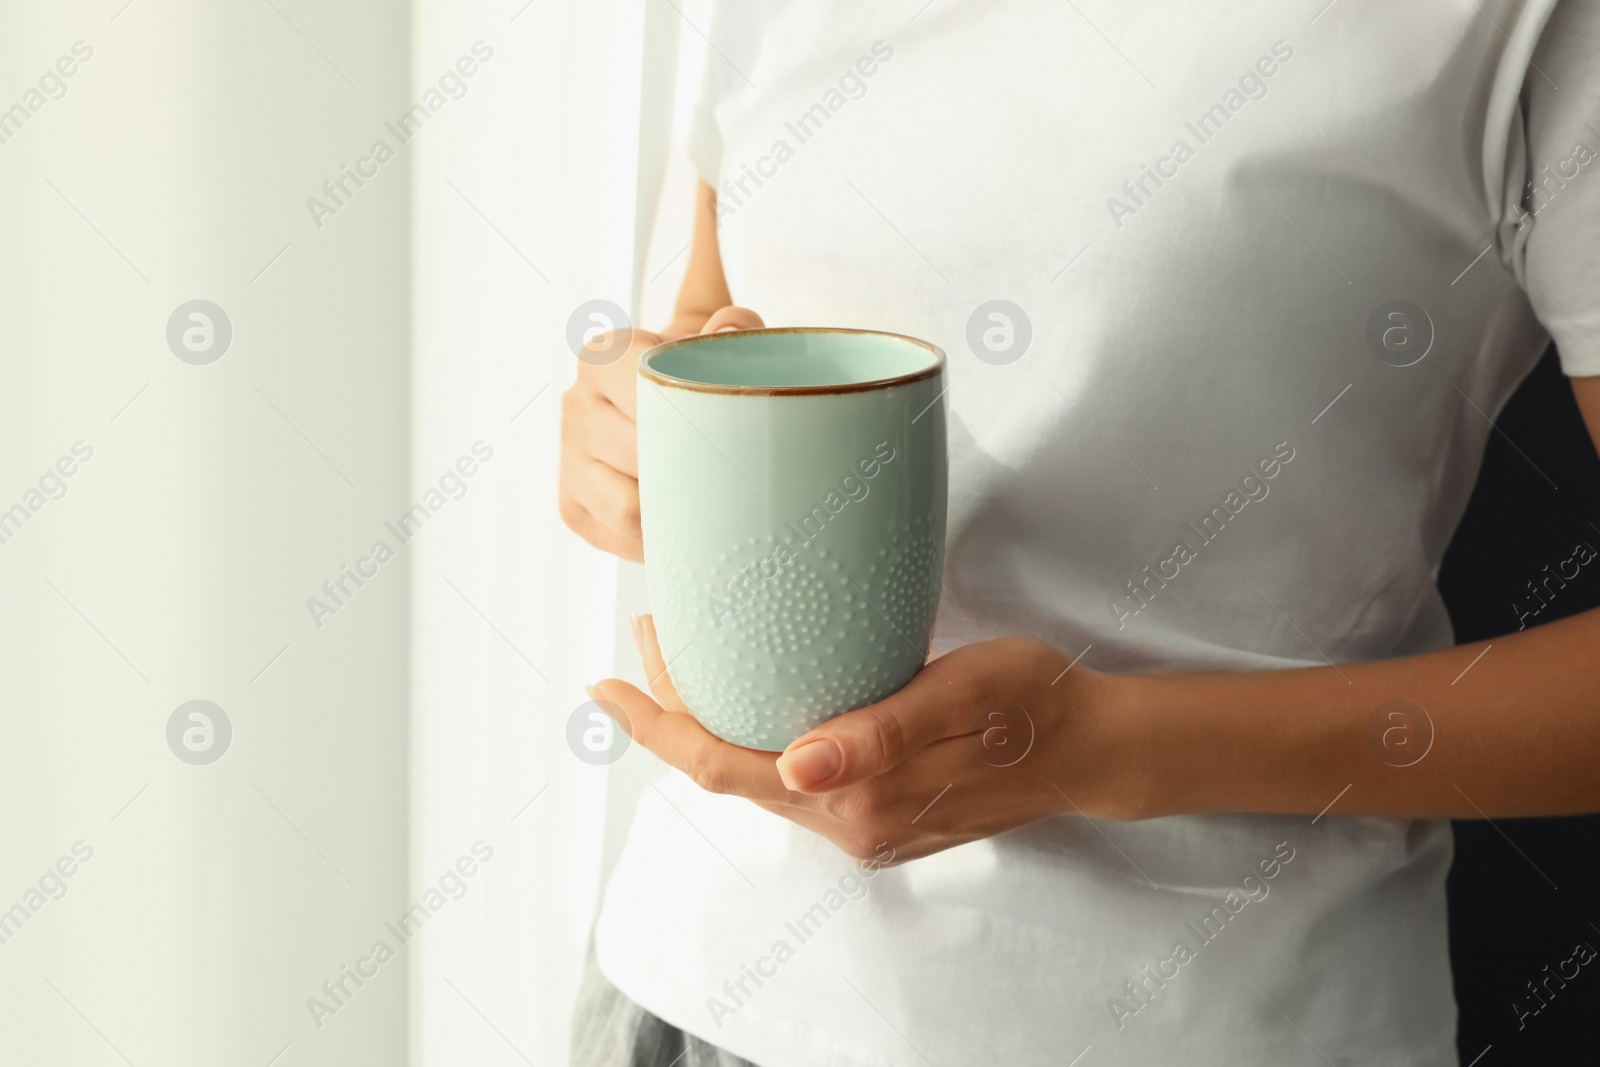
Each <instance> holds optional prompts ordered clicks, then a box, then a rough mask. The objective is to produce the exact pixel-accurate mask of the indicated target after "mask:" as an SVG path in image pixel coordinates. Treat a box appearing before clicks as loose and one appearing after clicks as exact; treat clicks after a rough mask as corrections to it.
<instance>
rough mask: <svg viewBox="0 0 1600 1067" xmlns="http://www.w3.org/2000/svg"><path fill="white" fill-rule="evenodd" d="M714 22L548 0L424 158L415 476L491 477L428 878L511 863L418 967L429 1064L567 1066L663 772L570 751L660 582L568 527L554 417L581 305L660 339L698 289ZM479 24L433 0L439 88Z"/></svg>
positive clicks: (464, 616) (470, 570)
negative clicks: (456, 51) (615, 869)
mask: <svg viewBox="0 0 1600 1067" xmlns="http://www.w3.org/2000/svg"><path fill="white" fill-rule="evenodd" d="M701 7H703V5H693V4H691V5H687V6H684V5H679V6H674V4H672V3H669V2H668V0H649V2H648V3H647V2H646V0H588V2H585V3H570V4H566V5H563V6H550V5H545V4H542V3H536V4H534V5H533V6H531V7H529V8H527V9H526V12H525V13H524V14H522V15H520V16H519V17H518V18H517V21H516V22H515V23H513V24H511V25H510V27H509V28H508V30H507V32H506V40H507V42H508V43H507V45H506V46H505V48H506V52H507V55H508V60H509V61H508V62H507V66H506V67H505V68H502V69H501V70H500V75H501V77H503V78H505V79H507V81H506V82H505V83H504V84H502V85H500V86H499V87H497V89H496V91H495V93H494V95H493V97H492V98H490V99H486V100H483V101H480V110H478V111H476V112H474V113H473V114H472V115H471V116H470V119H469V121H468V122H465V123H462V124H460V125H459V126H455V127H452V128H451V129H450V130H449V131H448V136H446V137H444V138H440V139H437V140H434V141H432V142H430V143H428V144H427V145H425V146H424V147H423V149H422V150H421V151H420V152H419V154H418V157H417V169H416V172H415V214H414V219H415V224H414V233H415V237H414V249H413V263H414V268H413V271H414V276H413V286H412V292H413V312H412V314H413V319H412V321H413V362H412V366H413V372H412V392H413V408H412V411H413V448H412V461H413V468H414V469H415V470H416V471H417V472H418V473H423V472H426V471H429V470H433V469H435V468H438V469H441V470H442V469H443V468H444V466H445V465H446V464H447V463H448V462H449V461H450V460H451V458H452V457H454V456H455V455H456V454H457V453H459V452H460V451H462V450H463V449H465V448H466V447H468V445H469V444H470V443H471V442H472V441H473V440H475V439H477V438H480V437H481V438H483V439H484V440H486V441H489V442H492V443H493V445H494V448H495V458H494V460H493V461H492V466H493V468H494V469H493V472H492V474H491V476H490V479H489V480H488V481H487V483H486V485H485V486H484V487H483V490H482V496H481V497H480V498H478V500H477V501H476V503H475V505H474V506H475V507H477V508H478V509H480V510H479V511H478V512H477V513H476V514H474V515H472V516H471V517H469V518H468V519H467V520H465V521H462V522H460V523H458V524H456V525H454V526H451V527H449V528H448V529H447V530H446V531H444V536H441V537H439V538H437V539H433V540H430V542H429V543H428V544H426V545H424V546H422V549H421V551H419V553H418V555H417V557H416V571H415V586H414V590H413V605H414V616H413V620H414V621H413V649H414V659H413V673H412V692H413V709H414V719H413V726H412V746H411V752H412V764H411V767H412V793H411V795H412V882H413V885H414V886H416V887H419V888H420V887H424V886H426V885H427V884H429V882H430V880H433V879H436V878H437V877H438V876H439V873H440V872H441V871H442V870H444V869H445V867H446V866H447V865H448V864H449V863H451V862H452V861H453V860H454V859H455V857H457V856H458V855H459V854H461V853H462V852H463V851H464V850H465V849H467V848H468V847H469V846H470V844H471V843H472V842H474V841H476V840H479V839H482V840H484V841H485V842H487V843H489V844H491V845H492V846H493V848H494V859H493V860H492V861H491V862H490V863H489V864H488V865H487V867H486V871H485V874H484V878H483V884H482V886H481V892H480V891H479V890H478V889H474V890H473V892H472V894H470V895H468V896H467V897H465V898H464V899H463V901H462V904H461V906H459V907H458V908H457V909H456V910H455V911H454V912H453V913H452V914H451V915H450V918H449V922H450V923H451V925H450V927H449V928H448V929H447V930H445V931H441V932H442V933H445V934H446V936H442V937H438V938H430V939H428V941H427V942H426V944H423V945H421V947H420V951H419V953H418V955H417V957H416V960H417V964H418V965H417V966H416V968H415V969H414V971H413V974H412V1016H411V1027H412V1030H411V1034H412V1050H413V1062H414V1063H416V1064H426V1065H432V1064H457V1063H471V1064H480V1065H491V1067H492V1065H500V1064H506V1065H512V1064H519V1063H528V1062H532V1063H537V1064H562V1063H566V1062H567V1042H568V1020H569V1017H570V1014H571V1010H572V1004H573V998H574V996H575V994H576V992H577V986H578V981H579V978H580V976H581V971H582V965H583V959H584V954H585V951H586V946H587V942H588V936H589V929H590V926H591V924H592V921H593V918H594V914H595V908H596V906H597V903H598V899H599V892H600V889H601V885H602V879H603V876H604V874H605V872H606V870H607V869H608V868H609V865H610V861H611V860H612V859H614V858H615V855H616V852H617V850H618V848H619V847H620V841H621V837H622V835H623V834H624V833H625V831H626V826H627V822H628V818H629V816H630V815H631V810H632V801H633V799H634V797H635V796H636V795H637V792H638V789H639V786H640V782H641V781H642V779H643V777H644V776H646V775H648V774H649V773H651V771H652V769H653V768H652V763H653V760H652V759H651V757H649V755H648V754H647V753H644V752H643V751H642V750H637V749H635V750H630V751H629V752H628V754H627V755H626V756H624V758H623V760H622V761H621V762H619V763H618V764H616V765H614V766H611V767H596V766H591V765H589V764H586V763H584V762H582V761H580V760H579V759H577V758H576V757H575V756H574V755H573V753H572V752H571V751H570V749H569V747H568V741H567V728H568V719H569V717H570V716H571V715H572V713H573V712H574V711H575V710H576V709H577V708H578V706H579V705H580V704H582V703H584V702H585V701H586V699H587V698H586V697H585V695H584V692H583V686H584V685H585V684H586V683H589V682H592V681H595V680H598V679H599V678H602V677H605V676H607V675H612V674H616V673H618V672H619V671H620V672H623V673H628V672H630V671H631V670H633V669H634V668H632V667H631V666H630V665H631V663H632V660H633V657H634V654H633V652H632V650H631V648H626V647H624V644H625V642H626V638H625V636H622V635H623V634H624V633H625V628H623V627H620V626H618V624H617V623H618V619H619V617H621V614H622V611H621V610H620V609H621V608H623V607H628V608H629V609H630V610H638V607H637V601H638V598H639V597H640V595H641V594H640V591H639V590H640V586H641V581H640V576H639V574H638V569H637V568H634V567H622V568H619V566H618V565H617V564H616V563H615V562H614V561H612V560H610V559H608V558H607V557H604V556H601V555H600V554H599V553H597V552H595V551H594V550H592V549H590V548H588V547H587V546H585V545H583V544H582V543H581V542H579V541H578V540H577V539H576V538H575V537H574V536H572V535H571V534H570V533H568V532H567V531H566V530H565V529H564V528H563V527H562V526H561V524H560V522H559V519H558V518H557V515H556V511H555V492H556V458H557V444H558V431H559V405H560V393H561V392H562V391H563V390H564V389H565V388H566V387H567V386H568V385H569V384H570V383H571V381H572V378H573V376H574V373H575V370H576V366H577V361H576V359H575V358H574V354H573V353H572V351H571V350H570V349H569V347H568V345H567V341H566V332H567V321H568V317H569V316H570V315H571V314H572V313H573V311H574V310H575V309H576V308H577V307H578V306H579V305H580V304H583V303H585V302H586V301H589V300H594V299H606V300H610V301H612V302H613V303H615V304H617V305H618V306H620V307H623V308H625V309H626V310H627V311H628V312H629V314H630V316H631V318H632V319H633V320H634V321H636V322H639V323H640V324H641V325H659V319H660V317H661V315H660V304H661V302H662V296H661V294H662V293H663V292H665V291H667V289H668V288H669V287H670V286H671V285H672V284H673V283H674V282H675V281H676V279H677V277H679V276H681V270H682V260H683V259H685V258H686V257H682V256H676V257H675V256H674V253H676V252H677V251H679V250H680V248H681V246H678V247H674V248H670V249H668V250H666V251H665V252H664V253H663V252H662V251H661V249H662V248H665V246H666V245H668V244H670V243H671V242H672V241H675V240H677V239H678V238H680V237H681V238H682V239H683V240H685V241H686V240H687V207H688V204H689V195H688V191H687V190H686V189H685V188H684V181H685V179H684V177H683V174H682V168H681V162H680V164H679V166H678V168H676V169H675V171H674V173H673V176H672V180H671V182H670V185H671V191H672V193H673V194H674V196H675V197H676V198H677V199H679V200H681V204H680V205H679V206H680V210H679V211H678V212H676V213H675V214H674V222H673V223H669V224H668V225H667V226H666V228H665V232H664V234H657V235H655V241H654V247H655V248H656V254H655V256H654V257H653V258H652V256H651V249H652V246H653V242H652V231H653V222H654V221H655V208H656V205H657V203H658V202H659V200H660V198H661V195H662V191H663V187H664V186H666V185H668V184H669V182H668V176H667V163H668V160H669V155H670V151H669V150H670V144H671V140H672V134H673V126H674V115H675V111H676V110H681V107H680V108H675V107H674V103H675V101H676V102H678V103H679V104H680V105H681V103H682V102H683V100H684V96H683V94H682V93H680V92H677V91H676V88H677V85H676V83H677V81H678V80H679V70H680V66H679V63H678V59H679V55H678V52H679V40H680V28H681V27H682V26H683V25H684V20H685V19H694V18H703V16H701V15H700V14H699V9H700V8H701ZM494 10H495V12H497V13H502V14H503V10H502V9H501V8H500V7H498V6H497V7H496V8H495V9H494ZM460 21H461V15H460V13H459V4H457V3H453V2H451V0H418V2H417V3H416V5H415V22H414V40H415V42H416V44H415V46H414V52H415V56H414V67H415V69H416V70H417V72H418V74H419V76H420V79H421V81H420V82H419V89H420V86H421V84H425V83H426V75H427V72H429V71H431V70H433V69H434V68H437V67H440V66H441V65H442V63H443V62H445V61H446V59H448V55H447V54H446V53H445V52H440V51H439V50H438V48H437V47H436V46H437V45H438V44H440V43H441V42H445V41H449V40H451V39H453V38H459V37H460V36H461V33H460V31H459V30H458V29H456V28H455V27H456V25H457V24H458V23H459V22H460ZM703 25H704V24H703V22H700V23H698V24H697V27H696V28H698V26H703ZM689 32H690V33H691V34H694V32H695V30H693V29H691V30H690V31H689ZM696 40H697V41H698V38H696ZM497 47H498V46H497ZM693 47H694V46H693V45H690V49H691V51H692V50H693ZM447 51H448V49H446V52H447ZM692 65H693V64H692V63H690V64H688V67H692ZM684 69H687V68H684ZM446 179H448V181H447V180H446ZM468 201H470V203H469V202H468ZM678 216H682V219H681V222H680V221H678ZM674 259H676V260H677V262H676V263H674ZM657 260H659V261H660V262H659V263H657V262H655V261H657ZM652 279H653V281H652ZM646 320H648V321H646ZM475 491H476V490H475ZM619 642H620V643H619ZM430 933H431V931H430Z"/></svg>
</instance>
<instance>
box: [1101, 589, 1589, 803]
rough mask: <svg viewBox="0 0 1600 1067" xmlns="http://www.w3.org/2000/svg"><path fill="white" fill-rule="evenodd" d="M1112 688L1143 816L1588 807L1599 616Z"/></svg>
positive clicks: (1150, 678) (1154, 678)
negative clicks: (1452, 641) (1290, 665)
mask: <svg viewBox="0 0 1600 1067" xmlns="http://www.w3.org/2000/svg"><path fill="white" fill-rule="evenodd" d="M1487 645H1492V646H1493V647H1492V648H1491V649H1490V650H1489V651H1488V652H1487V653H1486V654H1483V655H1482V656H1481V658H1478V657H1479V656H1480V654H1481V653H1484V649H1485V647H1486V646H1487ZM1469 665H1470V669H1468V668H1469ZM1463 672H1465V673H1463ZM1118 688H1119V690H1120V696H1119V699H1120V700H1125V701H1126V704H1125V708H1126V715H1125V717H1126V719H1127V721H1128V725H1129V727H1130V728H1131V729H1132V730H1133V731H1134V733H1135V735H1136V738H1137V740H1135V741H1134V742H1133V743H1134V745H1135V746H1136V747H1137V749H1138V750H1139V751H1140V753H1141V755H1140V757H1139V758H1138V763H1139V764H1140V766H1141V768H1142V771H1141V773H1140V779H1141V783H1142V784H1141V789H1140V792H1141V793H1142V796H1143V800H1142V801H1141V803H1140V804H1139V810H1140V812H1141V813H1142V814H1146V815H1173V814H1185V813H1200V812H1276V813H1299V814H1309V815H1317V814H1318V813H1320V812H1322V811H1323V810H1324V809H1329V808H1330V805H1331V809H1330V813H1332V814H1339V815H1384V816H1393V817H1400V818H1428V817H1431V818H1466V819H1472V818H1484V817H1489V818H1498V817H1501V816H1508V817H1509V816H1531V815H1558V814H1572V813H1578V812H1592V811H1600V612H1589V613H1586V614H1584V615H1580V616H1577V617H1574V618H1571V619H1567V620H1563V621H1561V622H1558V623H1552V624H1550V625H1548V626H1541V627H1539V628H1537V629H1535V630H1529V631H1526V632H1522V633H1518V634H1513V635H1510V636H1507V637H1500V638H1496V639H1495V640H1494V641H1492V642H1480V643H1477V644H1472V645H1463V646H1459V647H1456V648H1451V649H1445V650H1442V651H1439V652H1433V653H1429V654H1427V655H1422V656H1413V657H1408V658H1405V659H1395V660H1384V661H1379V662H1374V663H1361V664H1340V665H1339V666H1338V667H1337V668H1335V667H1317V668H1309V669H1305V670H1293V671H1258V672H1248V673H1239V674H1207V675H1158V676H1141V677H1136V678H1126V679H1123V680H1121V682H1119V683H1118ZM1430 724H1431V725H1430ZM1346 787H1348V788H1346ZM1336 797H1337V801H1335V798H1336Z"/></svg>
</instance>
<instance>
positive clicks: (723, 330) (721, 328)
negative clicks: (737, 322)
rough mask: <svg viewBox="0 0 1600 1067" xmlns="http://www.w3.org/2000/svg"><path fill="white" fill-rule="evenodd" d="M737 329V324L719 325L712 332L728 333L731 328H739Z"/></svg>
mask: <svg viewBox="0 0 1600 1067" xmlns="http://www.w3.org/2000/svg"><path fill="white" fill-rule="evenodd" d="M737 329H739V327H737V326H718V327H717V328H716V329H715V330H712V331H711V332H712V333H727V332H728V331H729V330H737Z"/></svg>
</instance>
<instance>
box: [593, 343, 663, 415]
mask: <svg viewBox="0 0 1600 1067" xmlns="http://www.w3.org/2000/svg"><path fill="white" fill-rule="evenodd" d="M618 333H621V331H618ZM661 341H662V337H661V335H660V334H658V333H651V332H650V331H649V330H629V331H628V343H627V347H626V348H625V349H624V350H623V354H622V356H621V358H619V359H614V360H611V361H610V362H608V363H604V364H600V365H598V366H597V365H595V364H592V363H583V364H580V365H579V367H578V374H579V375H580V376H581V377H582V378H583V379H584V380H585V381H586V382H590V383H592V384H593V385H594V388H595V389H596V390H597V391H598V392H599V393H600V394H601V395H602V396H604V397H605V398H606V399H607V400H609V401H610V402H611V404H612V405H613V406H614V407H616V409H617V410H618V411H620V412H622V414H623V415H624V416H626V417H627V419H628V421H629V422H632V421H633V420H634V418H635V417H636V409H637V406H638V405H637V403H636V402H635V398H636V396H637V395H638V392H637V390H638V386H637V384H636V381H635V379H636V378H637V377H638V374H639V356H640V355H642V354H643V353H644V352H646V351H648V350H649V349H651V348H654V347H655V346H656V345H658V344H660V343H661ZM611 343H612V344H616V343H619V342H611ZM607 351H608V352H614V351H616V349H615V348H609V349H607Z"/></svg>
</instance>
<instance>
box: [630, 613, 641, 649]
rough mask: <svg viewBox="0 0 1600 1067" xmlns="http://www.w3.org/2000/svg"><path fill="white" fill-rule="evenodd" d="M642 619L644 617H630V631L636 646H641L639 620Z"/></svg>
mask: <svg viewBox="0 0 1600 1067" xmlns="http://www.w3.org/2000/svg"><path fill="white" fill-rule="evenodd" d="M640 618H642V616H639V615H629V616H628V630H629V631H630V632H631V633H632V634H633V643H634V644H636V645H637V644H639V619H640Z"/></svg>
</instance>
